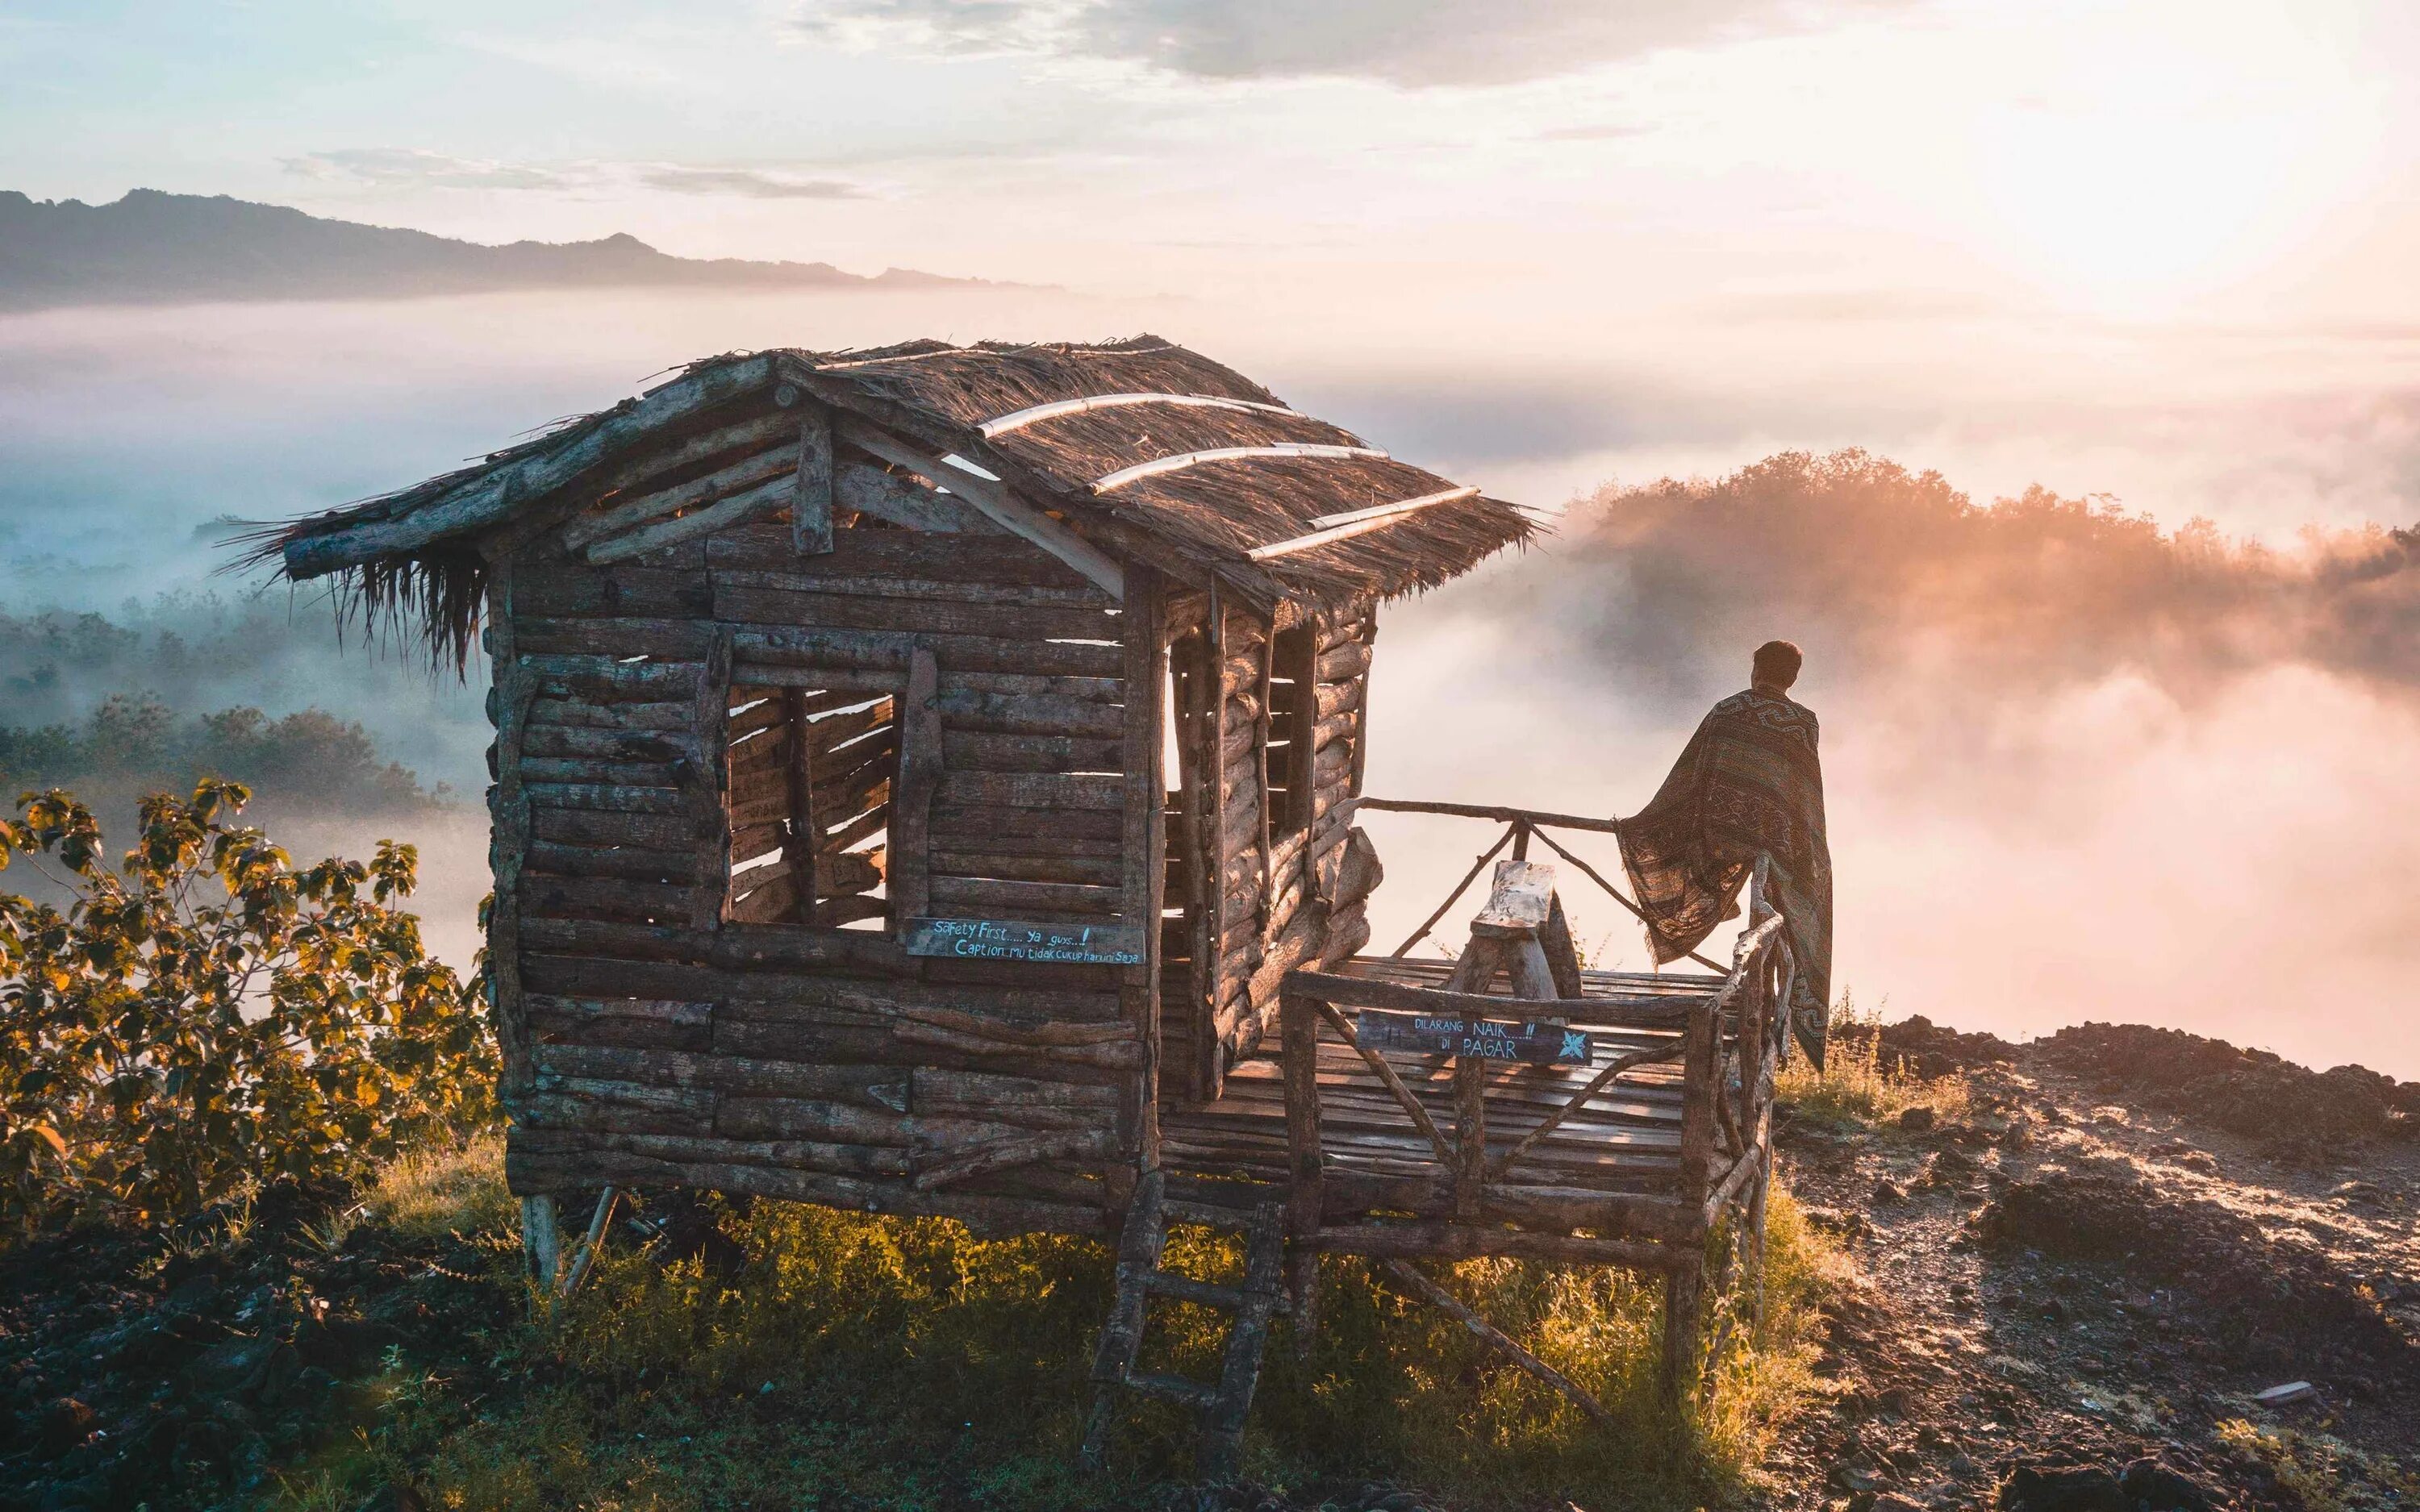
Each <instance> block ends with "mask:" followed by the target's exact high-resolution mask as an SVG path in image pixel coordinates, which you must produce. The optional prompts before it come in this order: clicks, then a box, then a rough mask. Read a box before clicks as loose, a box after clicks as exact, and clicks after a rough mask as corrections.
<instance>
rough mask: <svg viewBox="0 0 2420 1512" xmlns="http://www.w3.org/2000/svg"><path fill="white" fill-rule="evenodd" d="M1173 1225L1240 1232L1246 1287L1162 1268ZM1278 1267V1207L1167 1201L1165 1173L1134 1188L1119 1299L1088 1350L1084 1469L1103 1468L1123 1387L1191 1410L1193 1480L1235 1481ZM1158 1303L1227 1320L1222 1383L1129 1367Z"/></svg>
mask: <svg viewBox="0 0 2420 1512" xmlns="http://www.w3.org/2000/svg"><path fill="white" fill-rule="evenodd" d="M1171 1222H1173V1223H1185V1224H1199V1225H1201V1226H1202V1227H1209V1228H1219V1229H1224V1230H1226V1231H1227V1232H1229V1233H1233V1234H1240V1235H1241V1236H1242V1237H1243V1240H1244V1274H1243V1278H1242V1280H1241V1281H1239V1282H1238V1283H1236V1284H1234V1285H1233V1286H1230V1285H1227V1284H1225V1283H1222V1282H1217V1281H1196V1280H1194V1279H1193V1278H1192V1277H1190V1276H1183V1275H1177V1274H1175V1273H1172V1272H1169V1271H1163V1270H1161V1269H1160V1265H1159V1262H1160V1257H1161V1255H1162V1253H1163V1252H1164V1251H1165V1250H1166V1249H1167V1247H1168V1226H1169V1224H1171ZM1284 1269H1285V1207H1284V1205H1283V1204H1282V1203H1280V1202H1266V1203H1263V1204H1262V1205H1260V1206H1259V1207H1257V1208H1253V1209H1250V1210H1243V1209H1236V1208H1221V1207H1217V1206H1214V1205H1212V1204H1209V1203H1201V1202H1185V1201H1181V1200H1175V1199H1171V1198H1170V1197H1169V1196H1168V1195H1167V1177H1166V1173H1164V1172H1161V1171H1150V1172H1146V1173H1145V1174H1144V1175H1143V1176H1142V1178H1141V1179H1140V1180H1138V1181H1137V1182H1136V1183H1135V1195H1134V1202H1133V1204H1132V1205H1131V1206H1130V1207H1128V1208H1127V1209H1126V1222H1125V1232H1124V1234H1123V1235H1122V1236H1121V1237H1120V1238H1119V1240H1118V1279H1117V1298H1116V1300H1115V1301H1114V1302H1112V1303H1111V1304H1109V1321H1108V1322H1107V1323H1105V1324H1103V1325H1102V1328H1101V1339H1100V1343H1099V1344H1098V1345H1097V1346H1096V1347H1095V1348H1094V1350H1093V1412H1092V1417H1091V1420H1090V1421H1089V1422H1088V1423H1087V1424H1086V1426H1085V1429H1084V1464H1085V1466H1086V1468H1088V1469H1091V1470H1099V1469H1101V1468H1102V1467H1103V1466H1104V1465H1105V1464H1106V1463H1107V1461H1108V1456H1109V1424H1110V1419H1111V1418H1112V1417H1113V1416H1114V1415H1115V1407H1116V1396H1115V1394H1116V1393H1117V1392H1118V1391H1119V1390H1121V1389H1124V1390H1126V1391H1133V1392H1140V1393H1141V1394H1142V1395H1144V1396H1156V1397H1158V1398H1159V1399H1160V1400H1162V1401H1169V1402H1174V1403H1176V1404H1177V1405H1178V1406H1180V1407H1187V1408H1190V1409H1192V1411H1193V1412H1194V1415H1195V1417H1196V1419H1197V1421H1198V1422H1199V1424H1200V1438H1199V1439H1198V1440H1197V1441H1196V1446H1195V1450H1194V1464H1195V1469H1196V1473H1199V1474H1200V1475H1201V1476H1202V1479H1204V1480H1229V1479H1233V1476H1234V1474H1235V1469H1236V1462H1237V1459H1238V1458H1239V1456H1240V1454H1241V1452H1242V1448H1243V1441H1244V1419H1245V1418H1246V1417H1247V1416H1248V1415H1249V1414H1250V1412H1251V1410H1252V1389H1253V1387H1254V1386H1255V1385H1257V1384H1258V1383H1259V1381H1260V1377H1261V1354H1262V1351H1263V1350H1264V1349H1266V1347H1267V1345H1268V1337H1269V1319H1271V1318H1272V1317H1274V1316H1276V1315H1277V1314H1279V1313H1280V1312H1283V1311H1285V1310H1286V1302H1285V1291H1284V1286H1283V1273H1284ZM1154 1297H1172V1298H1174V1299H1176V1300H1177V1301H1179V1302H1190V1303H1198V1304H1202V1306H1205V1307H1217V1308H1220V1309H1222V1310H1224V1311H1226V1312H1228V1313H1231V1314H1233V1319H1234V1320H1233V1323H1232V1324H1230V1325H1229V1328H1228V1331H1227V1350H1226V1357H1225V1360H1224V1363H1223V1365H1222V1366H1221V1368H1220V1370H1219V1373H1218V1384H1216V1385H1212V1384H1210V1383H1209V1382H1207V1381H1194V1380H1191V1379H1190V1378H1188V1377H1185V1376H1173V1375H1156V1374H1150V1373H1145V1372H1139V1371H1137V1370H1136V1369H1135V1365H1136V1363H1137V1361H1138V1359H1139V1358H1140V1355H1141V1353H1142V1336H1143V1325H1144V1322H1145V1319H1146V1313H1147V1310H1148V1308H1149V1306H1150V1304H1151V1299H1152V1298H1154Z"/></svg>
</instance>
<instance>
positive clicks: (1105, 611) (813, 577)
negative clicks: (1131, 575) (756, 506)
mask: <svg viewBox="0 0 2420 1512" xmlns="http://www.w3.org/2000/svg"><path fill="white" fill-rule="evenodd" d="M712 581H713V582H714V583H716V584H718V585H721V586H725V587H732V588H761V589H768V590H771V591H774V592H779V593H787V594H804V595H807V596H810V597H814V598H823V597H830V596H839V597H845V598H882V599H906V600H908V601H910V602H911V603H916V604H937V603H938V604H971V605H988V606H992V607H995V608H1006V609H1074V610H1078V611H1079V612H1080V613H1082V614H1087V615H1092V616H1096V618H1093V619H1083V620H1078V621H1073V622H1071V623H1080V624H1083V625H1090V626H1094V627H1097V626H1098V625H1100V624H1101V623H1104V622H1106V623H1108V624H1110V625H1115V624H1117V623H1118V621H1117V619H1116V611H1117V607H1118V606H1117V604H1116V603H1115V602H1114V601H1112V600H1111V599H1110V598H1109V595H1108V594H1104V593H1102V592H1101V591H1100V590H1099V589H1097V588H1094V587H1092V586H1090V585H1086V586H1083V587H1074V588H1071V587H1066V586H1063V585H1060V584H1056V583H1021V582H988V581H981V580H976V579H964V578H886V577H875V576H865V575H858V574H847V573H813V572H799V571H795V570H793V571H780V572H768V571H760V570H756V569H752V568H745V567H718V568H715V569H714V570H713V574H712ZM809 623H814V622H809ZM935 628H937V629H946V628H948V626H946V625H936V626H935ZM985 633H986V634H988V633H991V632H985Z"/></svg>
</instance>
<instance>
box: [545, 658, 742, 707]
mask: <svg viewBox="0 0 2420 1512" xmlns="http://www.w3.org/2000/svg"><path fill="white" fill-rule="evenodd" d="M518 664H519V666H520V669H521V671H522V672H523V673H524V674H526V675H528V676H530V677H533V678H535V679H536V680H537V684H538V694H539V696H540V697H541V698H564V697H566V696H569V697H574V698H582V699H596V700H599V701H607V702H651V701H653V700H679V699H686V698H688V697H689V696H690V694H691V693H693V692H694V691H695V689H696V687H697V684H698V680H699V679H700V678H701V677H703V676H704V675H705V673H706V668H705V664H704V663H703V662H697V661H635V662H634V661H616V660H615V659H613V657H611V656H568V655H561V654H548V655H536V656H520V657H519V658H518Z"/></svg>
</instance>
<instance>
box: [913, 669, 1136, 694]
mask: <svg viewBox="0 0 2420 1512" xmlns="http://www.w3.org/2000/svg"><path fill="white" fill-rule="evenodd" d="M941 691H942V692H944V693H961V694H962V693H1016V694H1037V693H1039V694H1047V695H1050V696H1052V697H1056V698H1067V699H1075V700H1078V702H1085V703H1118V702H1124V700H1125V682H1124V680H1122V679H1120V678H1116V677H1041V676H1034V675H1032V674H1029V673H1024V672H970V671H961V670H959V669H957V668H954V667H944V668H942V669H941Z"/></svg>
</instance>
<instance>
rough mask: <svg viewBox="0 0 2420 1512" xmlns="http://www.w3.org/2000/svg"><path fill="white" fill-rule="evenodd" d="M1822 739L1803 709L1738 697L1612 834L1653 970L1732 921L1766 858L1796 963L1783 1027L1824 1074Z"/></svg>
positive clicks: (1826, 852) (1827, 856) (1828, 904)
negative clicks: (1642, 918)
mask: <svg viewBox="0 0 2420 1512" xmlns="http://www.w3.org/2000/svg"><path fill="white" fill-rule="evenodd" d="M1817 734H1818V731H1817V726H1816V722H1815V715H1814V713H1813V711H1811V710H1809V709H1808V708H1807V707H1806V706H1805V705H1804V704H1800V703H1796V702H1792V701H1791V700H1789V699H1786V698H1782V697H1779V696H1777V695H1775V694H1771V693H1765V692H1761V691H1758V690H1756V689H1753V688H1751V689H1750V690H1748V691H1747V692H1745V693H1734V694H1732V695H1731V696H1730V697H1729V698H1727V699H1725V700H1723V701H1722V702H1720V703H1717V704H1715V705H1714V709H1713V710H1712V711H1711V712H1709V713H1708V714H1707V716H1706V717H1705V718H1704V719H1703V720H1702V721H1700V722H1699V725H1698V732H1697V733H1696V734H1693V735H1691V736H1690V737H1689V744H1688V746H1687V747H1686V748H1683V750H1682V752H1681V759H1680V760H1679V761H1677V762H1675V763H1673V764H1672V772H1671V775H1670V776H1668V777H1667V778H1665V779H1664V785H1663V786H1662V787H1661V788H1659V789H1657V790H1656V793H1655V796H1654V798H1653V800H1652V801H1651V802H1650V803H1649V804H1648V805H1647V807H1646V808H1644V809H1642V810H1639V811H1638V814H1637V817H1635V818H1631V819H1625V820H1622V821H1621V829H1620V832H1619V833H1620V839H1621V864H1622V866H1623V868H1624V870H1626V871H1627V872H1629V873H1630V885H1631V886H1632V887H1634V888H1636V889H1637V897H1638V906H1639V909H1640V911H1641V912H1643V913H1644V914H1645V915H1646V916H1647V939H1648V944H1649V946H1650V948H1651V949H1652V950H1653V951H1654V954H1655V962H1656V964H1658V965H1661V964H1664V963H1666V962H1668V961H1677V960H1679V959H1681V958H1682V957H1683V956H1685V955H1687V954H1688V953H1689V952H1690V951H1691V950H1694V949H1697V948H1698V946H1699V944H1701V943H1702V942H1703V941H1704V940H1705V938H1706V936H1707V935H1708V934H1711V933H1714V926H1715V925H1716V924H1718V923H1720V922H1722V921H1723V920H1724V919H1727V918H1738V917H1739V912H1740V909H1739V903H1737V901H1736V900H1737V897H1738V894H1739V890H1740V886H1741V884H1742V883H1744V882H1745V881H1746V879H1747V876H1748V873H1749V872H1751V871H1752V870H1753V869H1754V868H1755V865H1756V858H1757V856H1760V855H1765V856H1772V857H1773V870H1772V872H1771V873H1770V876H1769V882H1770V888H1769V892H1770V898H1771V902H1772V903H1773V905H1774V906H1775V907H1776V909H1778V910H1779V911H1780V914H1781V917H1782V929H1783V931H1784V932H1785V933H1787V934H1788V936H1789V939H1790V947H1791V955H1792V959H1793V960H1794V962H1795V963H1796V973H1795V977H1794V980H1792V986H1791V1002H1790V1022H1791V1025H1792V1028H1793V1029H1794V1030H1795V1032H1796V1035H1797V1039H1798V1042H1799V1043H1800V1044H1802V1045H1804V1046H1806V1047H1807V1057H1809V1058H1810V1059H1812V1060H1813V1061H1814V1062H1815V1064H1816V1065H1818V1066H1821V1065H1822V1064H1823V1041H1824V1035H1825V1031H1826V1029H1827V1027H1828V1026H1829V1023H1830V1017H1831V1013H1830V1001H1831V984H1832V852H1831V847H1830V846H1829V845H1828V844H1827V843H1826V842H1825V841H1824V838H1823V763H1822V761H1821V760H1820V759H1819V758H1818V756H1817V754H1816V741H1817Z"/></svg>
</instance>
